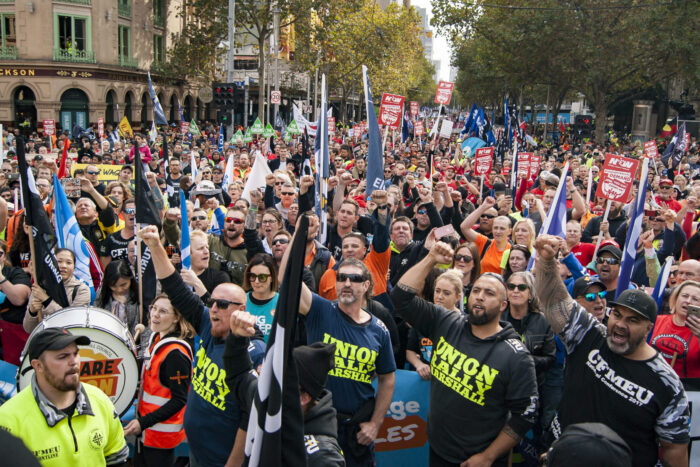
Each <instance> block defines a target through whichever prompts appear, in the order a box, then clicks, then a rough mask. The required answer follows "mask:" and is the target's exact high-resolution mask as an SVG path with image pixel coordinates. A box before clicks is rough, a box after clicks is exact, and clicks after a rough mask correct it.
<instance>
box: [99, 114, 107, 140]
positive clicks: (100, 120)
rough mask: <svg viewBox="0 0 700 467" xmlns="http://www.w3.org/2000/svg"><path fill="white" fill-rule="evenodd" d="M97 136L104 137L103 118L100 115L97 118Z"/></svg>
mask: <svg viewBox="0 0 700 467" xmlns="http://www.w3.org/2000/svg"><path fill="white" fill-rule="evenodd" d="M97 136H99V137H100V138H104V137H105V119H104V118H102V117H100V118H98V119H97Z"/></svg>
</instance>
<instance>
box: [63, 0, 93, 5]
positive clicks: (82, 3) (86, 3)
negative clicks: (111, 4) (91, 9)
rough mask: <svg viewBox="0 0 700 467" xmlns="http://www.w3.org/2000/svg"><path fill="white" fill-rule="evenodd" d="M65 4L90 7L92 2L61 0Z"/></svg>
mask: <svg viewBox="0 0 700 467" xmlns="http://www.w3.org/2000/svg"><path fill="white" fill-rule="evenodd" d="M59 1H61V2H64V3H77V4H79V5H90V3H91V1H92V0H59Z"/></svg>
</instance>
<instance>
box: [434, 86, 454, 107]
mask: <svg viewBox="0 0 700 467" xmlns="http://www.w3.org/2000/svg"><path fill="white" fill-rule="evenodd" d="M454 87H455V83H450V82H449V81H440V82H439V83H438V86H437V91H435V103H436V104H442V105H448V104H449V103H450V99H452V90H453V89H454Z"/></svg>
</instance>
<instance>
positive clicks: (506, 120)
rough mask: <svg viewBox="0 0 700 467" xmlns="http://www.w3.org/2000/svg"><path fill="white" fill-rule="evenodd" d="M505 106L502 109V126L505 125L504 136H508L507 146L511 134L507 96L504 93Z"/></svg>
mask: <svg viewBox="0 0 700 467" xmlns="http://www.w3.org/2000/svg"><path fill="white" fill-rule="evenodd" d="M504 97H505V100H506V103H505V107H504V109H503V126H504V127H505V130H506V138H508V146H510V143H511V134H510V113H509V112H508V96H507V95H505V96H504Z"/></svg>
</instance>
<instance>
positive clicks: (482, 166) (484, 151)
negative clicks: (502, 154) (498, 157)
mask: <svg viewBox="0 0 700 467" xmlns="http://www.w3.org/2000/svg"><path fill="white" fill-rule="evenodd" d="M492 165H493V147H488V148H479V149H477V150H476V155H475V156H474V174H475V175H476V176H477V177H480V176H482V175H488V174H490V173H491V166H492Z"/></svg>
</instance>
